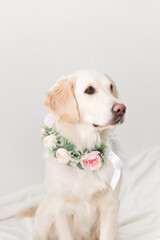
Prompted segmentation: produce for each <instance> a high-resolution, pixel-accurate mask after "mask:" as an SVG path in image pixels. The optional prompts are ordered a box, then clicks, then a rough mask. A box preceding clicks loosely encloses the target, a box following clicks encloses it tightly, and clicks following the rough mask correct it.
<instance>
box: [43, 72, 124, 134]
mask: <svg viewBox="0 0 160 240" xmlns="http://www.w3.org/2000/svg"><path fill="white" fill-rule="evenodd" d="M45 105H46V106H49V107H50V108H51V110H52V111H54V112H55V113H56V114H57V115H58V116H59V117H60V118H61V119H63V120H65V121H66V122H69V123H71V124H77V123H87V124H89V125H92V126H93V127H94V128H96V129H105V128H110V127H113V126H115V125H116V124H118V123H122V122H123V120H124V115H125V111H126V107H125V105H124V104H121V103H120V102H119V100H118V92H117V89H116V86H115V84H114V82H113V81H112V80H111V78H110V77H109V76H107V75H106V74H103V73H99V72H97V71H93V70H90V71H89V70H88V71H79V72H76V73H74V74H72V75H70V76H68V77H66V78H63V79H61V80H59V81H58V82H57V83H56V85H55V86H54V87H53V88H52V89H51V90H50V91H49V92H48V93H47V94H46V99H45Z"/></svg>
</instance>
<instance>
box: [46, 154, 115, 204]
mask: <svg viewBox="0 0 160 240" xmlns="http://www.w3.org/2000/svg"><path fill="white" fill-rule="evenodd" d="M112 175H113V168H112V165H111V163H110V162H109V161H106V162H105V163H104V164H103V166H102V167H101V168H100V169H98V170H95V171H87V170H80V169H78V168H74V167H69V166H66V165H63V164H59V163H57V161H56V160H55V161H53V160H51V159H49V160H48V164H47V170H46V189H47V192H48V194H53V195H54V196H55V197H62V198H63V199H66V198H70V197H73V198H74V197H76V198H79V199H84V200H87V199H90V198H91V197H92V196H93V195H94V194H96V193H97V192H100V191H104V190H106V191H107V188H108V186H109V184H110V181H111V178H112Z"/></svg>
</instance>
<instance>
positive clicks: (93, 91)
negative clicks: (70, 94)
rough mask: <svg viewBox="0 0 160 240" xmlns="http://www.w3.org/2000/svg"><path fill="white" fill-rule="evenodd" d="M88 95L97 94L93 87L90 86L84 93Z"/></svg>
mask: <svg viewBox="0 0 160 240" xmlns="http://www.w3.org/2000/svg"><path fill="white" fill-rule="evenodd" d="M84 92H85V93H86V94H90V95H91V94H94V93H95V92H96V89H95V88H94V87H92V86H89V87H88V88H86V90H85V91H84Z"/></svg>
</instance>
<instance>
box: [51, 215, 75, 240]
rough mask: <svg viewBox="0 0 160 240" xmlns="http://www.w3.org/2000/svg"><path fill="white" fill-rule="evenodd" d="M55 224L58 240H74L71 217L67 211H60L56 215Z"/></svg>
mask: <svg viewBox="0 0 160 240" xmlns="http://www.w3.org/2000/svg"><path fill="white" fill-rule="evenodd" d="M55 223H56V232H57V235H58V240H64V239H66V240H73V236H72V233H71V230H70V221H69V217H68V216H67V214H66V213H65V211H60V212H58V213H57V214H56V218H55Z"/></svg>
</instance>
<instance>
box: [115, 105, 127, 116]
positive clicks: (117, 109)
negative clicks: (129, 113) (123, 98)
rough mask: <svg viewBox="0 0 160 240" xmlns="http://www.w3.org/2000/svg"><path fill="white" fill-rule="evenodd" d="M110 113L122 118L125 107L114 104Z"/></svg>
mask: <svg viewBox="0 0 160 240" xmlns="http://www.w3.org/2000/svg"><path fill="white" fill-rule="evenodd" d="M112 112H113V114H114V115H116V116H119V115H121V116H123V115H124V114H125V112H126V106H125V105H124V104H119V103H116V104H114V105H113V107H112Z"/></svg>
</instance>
